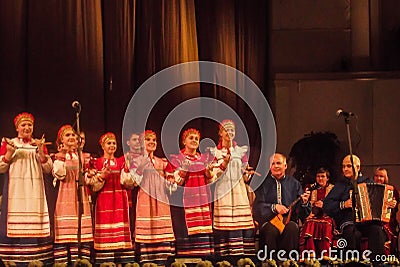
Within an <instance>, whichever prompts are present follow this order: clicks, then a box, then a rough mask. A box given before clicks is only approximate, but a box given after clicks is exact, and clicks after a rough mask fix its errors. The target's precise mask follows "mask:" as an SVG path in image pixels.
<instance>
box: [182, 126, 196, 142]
mask: <svg viewBox="0 0 400 267" xmlns="http://www.w3.org/2000/svg"><path fill="white" fill-rule="evenodd" d="M189 134H197V135H198V136H199V139H200V132H199V130H197V129H194V128H189V129H187V130H186V131H184V132H183V134H182V142H183V141H185V139H186V137H187V136H188V135H189Z"/></svg>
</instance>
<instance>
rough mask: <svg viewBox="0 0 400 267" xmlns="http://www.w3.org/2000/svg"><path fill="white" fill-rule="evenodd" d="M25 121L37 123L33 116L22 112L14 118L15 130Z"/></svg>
mask: <svg viewBox="0 0 400 267" xmlns="http://www.w3.org/2000/svg"><path fill="white" fill-rule="evenodd" d="M23 121H30V122H31V123H32V124H33V123H34V122H35V118H34V117H33V115H32V114H30V113H28V112H22V113H20V114H18V115H17V116H16V117H15V118H14V125H15V128H17V127H18V125H19V124H20V123H21V122H23Z"/></svg>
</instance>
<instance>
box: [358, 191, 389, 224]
mask: <svg viewBox="0 0 400 267" xmlns="http://www.w3.org/2000/svg"><path fill="white" fill-rule="evenodd" d="M357 187H358V195H357V197H356V198H357V199H356V201H357V203H358V205H357V209H358V212H356V222H368V221H382V222H389V221H390V214H391V209H390V208H389V207H388V205H387V203H388V201H391V200H392V199H393V197H394V196H393V186H391V185H387V184H377V183H361V184H358V185H357Z"/></svg>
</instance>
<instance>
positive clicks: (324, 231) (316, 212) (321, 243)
mask: <svg viewBox="0 0 400 267" xmlns="http://www.w3.org/2000/svg"><path fill="white" fill-rule="evenodd" d="M329 178H330V173H329V171H328V170H327V169H325V168H319V169H318V171H317V174H316V178H315V180H316V182H317V184H318V186H319V187H318V189H316V190H313V191H311V199H310V203H311V207H312V208H311V214H310V215H309V216H308V217H307V219H306V220H305V222H304V225H303V228H302V231H301V233H300V241H299V243H300V251H301V252H303V251H304V250H310V251H313V252H315V253H316V255H314V256H316V257H320V256H324V255H322V251H323V250H325V253H327V251H329V249H330V248H331V244H332V238H333V229H334V223H333V219H332V218H331V217H329V216H328V215H326V214H325V213H324V212H323V206H324V203H323V201H324V199H325V197H326V196H327V195H328V193H329V192H330V191H331V190H332V188H333V185H332V184H330V183H329ZM325 256H328V255H325Z"/></svg>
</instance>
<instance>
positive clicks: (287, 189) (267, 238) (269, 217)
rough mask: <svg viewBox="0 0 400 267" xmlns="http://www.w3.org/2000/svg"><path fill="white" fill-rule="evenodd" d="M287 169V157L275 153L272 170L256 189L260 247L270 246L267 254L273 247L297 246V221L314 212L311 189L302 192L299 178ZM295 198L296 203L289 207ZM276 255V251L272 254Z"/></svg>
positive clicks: (288, 248)
mask: <svg viewBox="0 0 400 267" xmlns="http://www.w3.org/2000/svg"><path fill="white" fill-rule="evenodd" d="M286 169H287V164H286V157H285V156H284V155H282V154H279V153H276V154H274V155H272V156H271V158H270V174H269V175H268V176H267V177H266V179H265V180H264V181H263V183H262V184H261V186H260V187H259V188H257V190H256V191H255V194H256V198H255V201H254V205H253V214H254V217H255V220H256V221H257V222H258V223H259V226H260V249H261V250H262V249H264V248H265V246H267V250H268V255H267V256H268V257H269V252H270V251H272V250H275V251H278V250H285V251H287V252H289V251H291V250H298V245H299V227H298V224H297V221H298V219H299V218H300V219H305V218H306V217H307V216H308V215H310V212H311V205H310V203H309V201H308V198H309V196H310V191H307V190H306V192H305V193H303V188H302V186H301V184H300V182H299V181H298V180H296V179H295V178H294V177H292V176H290V175H287V174H285V172H286ZM295 200H297V201H296V204H295V205H293V206H292V208H289V206H290V204H291V203H293V202H294V201H295ZM278 217H279V218H278ZM282 217H283V222H282V221H281V220H280V218H282ZM286 220H287V222H286ZM276 256H277V255H276V254H274V255H273V257H272V258H274V257H276ZM286 257H287V254H286Z"/></svg>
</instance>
